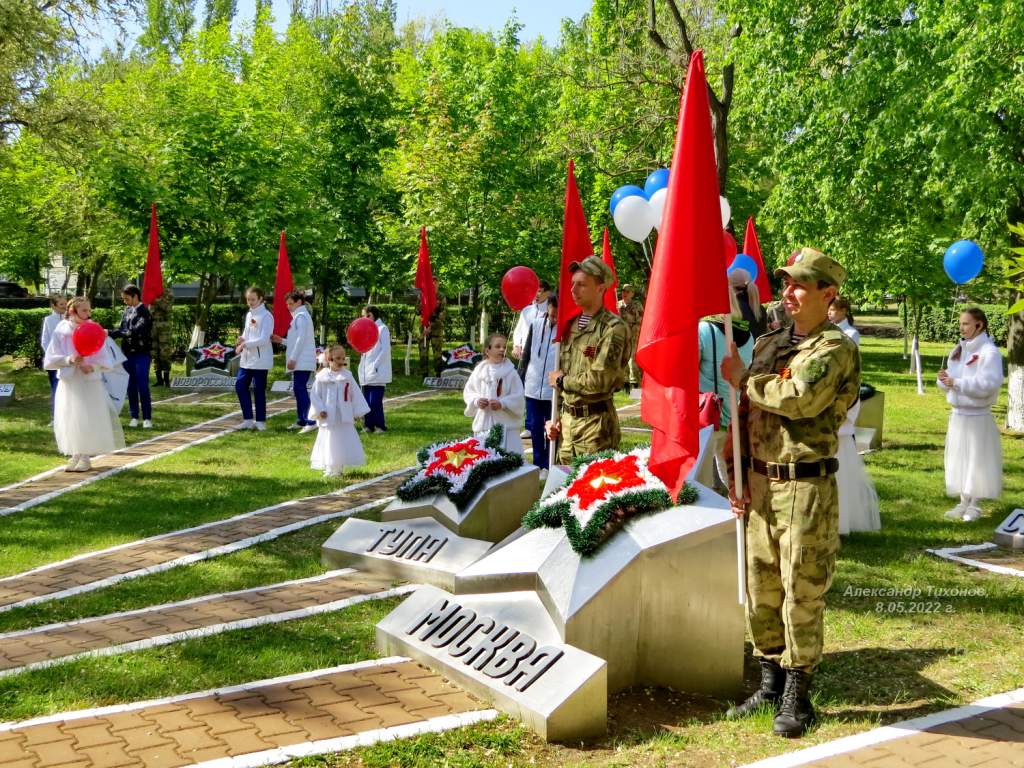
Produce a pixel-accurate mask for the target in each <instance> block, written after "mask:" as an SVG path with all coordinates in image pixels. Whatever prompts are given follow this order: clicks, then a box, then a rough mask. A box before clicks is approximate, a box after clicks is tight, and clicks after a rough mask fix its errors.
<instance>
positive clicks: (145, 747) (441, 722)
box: [0, 657, 495, 768]
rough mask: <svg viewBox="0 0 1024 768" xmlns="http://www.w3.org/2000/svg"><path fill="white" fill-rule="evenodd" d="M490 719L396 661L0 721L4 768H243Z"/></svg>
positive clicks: (430, 676) (435, 680)
mask: <svg viewBox="0 0 1024 768" xmlns="http://www.w3.org/2000/svg"><path fill="white" fill-rule="evenodd" d="M494 716H495V713H494V711H493V710H483V709H482V707H481V705H480V704H479V703H478V702H476V701H475V700H474V699H472V698H470V697H469V695H467V694H466V693H464V692H463V691H461V690H460V689H458V688H456V687H454V686H453V685H450V684H449V683H446V682H445V681H444V680H443V679H442V678H441V677H440V676H439V675H437V674H435V673H433V672H431V671H430V670H427V669H425V668H424V667H421V666H419V665H418V664H416V663H414V662H412V661H409V660H408V659H404V658H401V657H392V658H389V659H381V660H379V661H371V662H361V663H358V664H349V665H345V666H341V667H334V668H332V669H325V670H318V671H316V672H310V673H305V674H299V675H291V676H289V677H283V678H277V679H274V680H264V681H260V682H255V683H247V684H245V685H242V686H237V687H234V688H225V689H221V690H214V691H204V692H201V693H193V694H185V695H182V696H173V697H170V698H167V699H159V700H154V701H148V702H137V703H134V704H128V705H122V706H114V707H104V708H101V709H94V710H85V711H81V712H70V713H66V714H62V715H53V716H50V717H42V718H37V719H35V720H29V721H25V722H21V723H8V724H4V725H0V768H58V767H59V768H129V767H136V766H138V767H141V766H146V767H147V768H174V767H175V766H184V765H200V764H203V763H207V762H211V761H214V760H220V761H222V762H220V763H217V764H216V765H220V766H229V765H230V766H232V768H243V766H256V765H265V764H269V763H276V762H283V761H285V760H287V759H289V758H290V757H299V756H304V755H312V754H322V753H325V752H332V751H337V750H339V749H345V748H351V747H353V746H358V745H359V744H360V743H372V742H373V741H378V740H382V739H389V738H397V737H400V736H410V735H415V734H417V733H424V732H427V731H436V730H445V729H447V728H455V727H460V726H462V725H466V724H469V723H472V722H477V721H480V720H487V719H491V718H493V717H494ZM229 758H233V759H229ZM211 768H212V766H211Z"/></svg>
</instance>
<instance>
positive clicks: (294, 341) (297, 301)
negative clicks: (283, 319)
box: [270, 291, 316, 432]
mask: <svg viewBox="0 0 1024 768" xmlns="http://www.w3.org/2000/svg"><path fill="white" fill-rule="evenodd" d="M284 303H285V306H287V307H288V311H289V312H291V315H292V321H291V323H289V325H288V335H287V336H286V337H284V338H281V337H280V336H277V335H274V336H271V337H270V340H271V341H273V342H274V343H275V344H281V343H283V344H284V345H285V352H284V359H285V368H287V369H288V371H289V372H290V373H291V375H292V394H293V395H295V413H296V419H295V423H294V424H292V425H291V426H290V427H288V429H299V430H302V431H303V432H311V431H313V430H314V429H316V422H315V421H313V420H312V419H310V418H309V377H310V376H312V375H313V371H315V370H316V342H315V340H314V338H313V318H312V317H311V316H310V314H309V310H308V309H307V308H306V294H304V293H303V292H302V291H291V292H290V293H289V294H288V295H287V296H285V297H284Z"/></svg>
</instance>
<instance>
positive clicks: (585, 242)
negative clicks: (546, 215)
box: [555, 160, 594, 341]
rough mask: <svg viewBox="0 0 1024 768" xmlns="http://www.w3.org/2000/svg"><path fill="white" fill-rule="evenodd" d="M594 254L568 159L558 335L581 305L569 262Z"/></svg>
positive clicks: (577, 312)
mask: <svg viewBox="0 0 1024 768" xmlns="http://www.w3.org/2000/svg"><path fill="white" fill-rule="evenodd" d="M593 255H594V246H593V245H592V244H591V242H590V230H589V229H587V219H586V217H584V215H583V203H582V201H581V200H580V191H579V189H578V188H577V187H576V167H575V166H574V165H573V162H572V160H570V161H569V171H568V173H567V174H566V178H565V216H564V217H563V219H562V267H561V269H560V270H559V272H558V338H557V339H555V340H556V341H560V340H561V339H562V334H563V333H565V329H566V328H567V327H568V325H569V321H570V320H572V319H573V318H574V317H576V315H578V314H579V313H580V308H579V306H578V305H577V304H576V302H575V301H574V300H573V298H572V275H571V274H570V273H569V264H571V263H572V262H574V261H583V259H585V258H587V256H593Z"/></svg>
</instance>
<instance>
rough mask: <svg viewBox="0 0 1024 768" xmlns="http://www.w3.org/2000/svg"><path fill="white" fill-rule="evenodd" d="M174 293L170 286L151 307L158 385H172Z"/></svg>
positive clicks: (154, 364) (154, 359) (154, 361)
mask: <svg viewBox="0 0 1024 768" xmlns="http://www.w3.org/2000/svg"><path fill="white" fill-rule="evenodd" d="M173 305H174V294H173V293H171V289H170V286H167V287H166V288H164V292H163V294H161V295H160V296H159V297H158V298H157V299H156V300H155V301H154V302H153V303H152V304H151V305H150V307H149V309H150V314H152V315H153V367H154V368H155V369H156V385H157V386H158V387H159V386H165V387H169V386H171V357H172V355H173V353H174V344H173V342H172V337H171V307H172V306H173Z"/></svg>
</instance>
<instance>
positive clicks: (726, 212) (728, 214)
mask: <svg viewBox="0 0 1024 768" xmlns="http://www.w3.org/2000/svg"><path fill="white" fill-rule="evenodd" d="M718 204H719V205H720V206H721V207H722V229H725V228H726V227H727V226H729V219H731V218H732V208H730V207H729V201H728V200H726V199H725V198H724V197H722V196H721V195H719V196H718Z"/></svg>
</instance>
